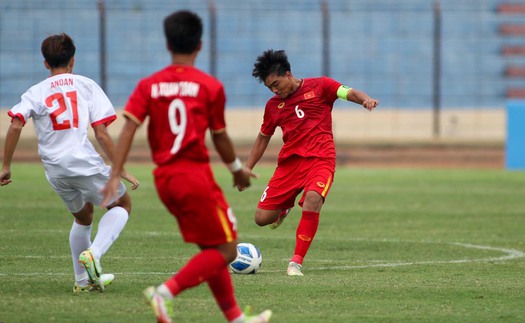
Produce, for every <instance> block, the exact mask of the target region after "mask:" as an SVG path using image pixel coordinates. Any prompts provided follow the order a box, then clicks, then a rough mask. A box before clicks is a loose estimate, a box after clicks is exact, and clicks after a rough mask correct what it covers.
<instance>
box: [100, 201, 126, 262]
mask: <svg viewBox="0 0 525 323" xmlns="http://www.w3.org/2000/svg"><path fill="white" fill-rule="evenodd" d="M128 218H129V215H128V212H127V211H126V210H125V209H124V208H122V207H120V206H116V207H114V208H112V209H111V210H109V211H107V212H106V214H104V216H102V219H100V222H99V223H98V230H97V235H96V236H95V240H93V244H92V245H91V252H92V253H93V257H94V258H95V259H96V260H100V258H101V257H102V255H104V254H105V253H106V251H108V249H109V247H111V245H112V244H113V242H114V241H115V240H117V238H118V236H119V234H120V232H122V230H123V229H124V226H126V222H128Z"/></svg>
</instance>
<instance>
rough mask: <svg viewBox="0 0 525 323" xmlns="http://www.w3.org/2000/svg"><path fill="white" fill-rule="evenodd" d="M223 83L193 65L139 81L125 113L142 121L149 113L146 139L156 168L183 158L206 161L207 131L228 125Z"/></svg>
mask: <svg viewBox="0 0 525 323" xmlns="http://www.w3.org/2000/svg"><path fill="white" fill-rule="evenodd" d="M225 104H226V96H225V94H224V87H223V85H222V83H221V82H219V81H218V80H217V79H215V78H214V77H212V76H210V75H208V74H206V73H204V72H202V71H200V70H198V69H196V68H194V67H191V66H183V65H170V66H168V67H166V68H164V69H162V70H160V71H158V72H156V73H154V74H152V75H151V76H149V77H146V78H144V79H142V80H140V82H139V83H138V85H137V87H136V88H135V90H134V91H133V93H132V94H131V96H130V98H129V100H128V103H127V104H126V107H125V108H124V114H125V115H126V116H127V117H129V118H130V119H132V120H133V121H135V122H137V123H138V124H139V125H140V124H142V123H143V122H144V120H145V119H146V117H147V116H149V118H150V119H149V125H148V140H149V145H150V148H151V154H152V157H153V161H154V162H155V164H157V165H158V166H162V165H166V164H170V163H172V162H174V161H176V160H178V159H180V158H183V159H189V160H193V161H198V162H208V161H209V154H208V150H207V148H206V145H205V142H204V139H205V135H206V131H207V129H208V128H209V129H211V130H212V131H220V130H222V129H225V128H226V123H225V120H224V106H225Z"/></svg>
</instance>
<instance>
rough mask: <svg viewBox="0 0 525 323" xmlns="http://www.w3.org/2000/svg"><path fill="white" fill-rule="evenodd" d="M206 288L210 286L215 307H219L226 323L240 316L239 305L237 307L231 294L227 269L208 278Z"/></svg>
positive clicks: (231, 287) (230, 279)
mask: <svg viewBox="0 0 525 323" xmlns="http://www.w3.org/2000/svg"><path fill="white" fill-rule="evenodd" d="M208 286H210V289H211V292H212V293H213V296H214V297H215V300H216V301H217V305H219V308H220V309H221V311H222V313H223V314H224V316H225V317H226V320H227V321H228V322H231V321H233V320H234V319H236V318H237V317H239V316H241V315H242V311H241V309H240V307H239V305H237V301H236V300H235V296H234V294H233V283H232V278H231V276H230V272H229V270H228V268H227V267H224V268H223V269H222V270H220V271H219V272H218V273H217V274H216V275H214V276H212V277H210V279H209V280H208Z"/></svg>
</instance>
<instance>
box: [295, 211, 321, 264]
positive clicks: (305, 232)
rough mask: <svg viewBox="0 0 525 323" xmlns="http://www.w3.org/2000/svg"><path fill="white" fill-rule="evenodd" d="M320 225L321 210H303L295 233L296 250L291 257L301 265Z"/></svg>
mask: <svg viewBox="0 0 525 323" xmlns="http://www.w3.org/2000/svg"><path fill="white" fill-rule="evenodd" d="M318 226H319V212H312V211H303V214H302V217H301V220H300V221H299V226H297V232H296V234H295V251H294V255H293V257H292V259H291V260H292V261H293V262H295V263H298V264H300V265H301V264H302V263H303V259H304V256H306V253H307V252H308V249H309V248H310V245H311V244H312V240H313V239H314V237H315V233H316V232H317V227H318Z"/></svg>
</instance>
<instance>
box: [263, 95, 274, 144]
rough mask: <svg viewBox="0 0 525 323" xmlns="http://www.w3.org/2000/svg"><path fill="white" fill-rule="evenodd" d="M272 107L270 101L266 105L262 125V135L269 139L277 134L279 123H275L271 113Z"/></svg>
mask: <svg viewBox="0 0 525 323" xmlns="http://www.w3.org/2000/svg"><path fill="white" fill-rule="evenodd" d="M270 106H271V104H270V101H268V102H267V103H266V107H265V108H264V116H263V123H262V125H261V133H262V134H263V135H265V136H268V137H270V136H273V134H274V133H275V128H277V123H276V122H275V118H274V116H273V114H272V113H271V111H272V109H271V108H270Z"/></svg>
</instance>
